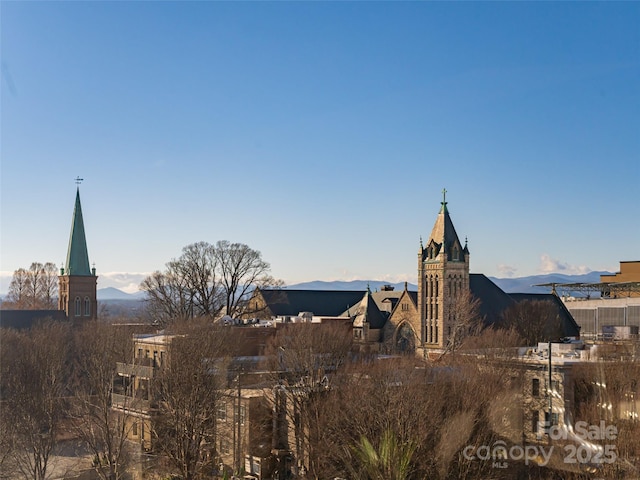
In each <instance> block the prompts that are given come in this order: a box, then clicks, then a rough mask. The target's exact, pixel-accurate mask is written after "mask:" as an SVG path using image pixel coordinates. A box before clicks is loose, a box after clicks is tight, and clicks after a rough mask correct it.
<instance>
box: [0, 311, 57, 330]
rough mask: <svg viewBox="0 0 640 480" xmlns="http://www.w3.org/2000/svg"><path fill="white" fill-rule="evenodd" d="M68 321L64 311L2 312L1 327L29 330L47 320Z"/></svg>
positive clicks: (0, 313) (0, 316)
mask: <svg viewBox="0 0 640 480" xmlns="http://www.w3.org/2000/svg"><path fill="white" fill-rule="evenodd" d="M48 319H51V320H56V321H57V320H66V319H67V315H66V314H65V312H64V311H63V310H0V327H2V328H16V329H19V330H22V329H28V328H31V327H32V326H34V325H36V324H37V323H38V322H42V321H45V320H48Z"/></svg>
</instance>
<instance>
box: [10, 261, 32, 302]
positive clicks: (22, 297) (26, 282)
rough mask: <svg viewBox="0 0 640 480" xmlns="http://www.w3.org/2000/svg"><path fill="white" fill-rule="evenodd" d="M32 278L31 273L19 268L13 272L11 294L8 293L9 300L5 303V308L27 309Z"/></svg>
mask: <svg viewBox="0 0 640 480" xmlns="http://www.w3.org/2000/svg"><path fill="white" fill-rule="evenodd" d="M30 282H31V278H30V277H29V273H28V272H27V270H25V269H24V268H19V269H18V270H16V271H15V272H13V277H12V278H11V283H10V284H9V292H8V293H7V300H6V301H5V302H4V304H3V305H4V306H5V307H8V306H10V307H11V308H16V309H20V310H22V309H26V308H28V306H29V304H30V303H31V302H30V301H29V292H30V291H31V285H30Z"/></svg>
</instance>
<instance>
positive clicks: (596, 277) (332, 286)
mask: <svg viewBox="0 0 640 480" xmlns="http://www.w3.org/2000/svg"><path fill="white" fill-rule="evenodd" d="M600 275H611V272H589V273H585V274H582V275H565V274H561V273H549V274H545V275H531V276H528V277H516V278H496V277H489V278H490V279H491V281H493V282H494V283H495V284H496V285H498V286H499V287H500V288H501V289H502V290H504V291H505V292H506V293H550V292H551V287H537V286H536V285H540V284H545V283H598V282H600ZM386 285H390V286H391V287H393V289H394V290H403V289H404V282H399V283H390V282H385V281H381V280H352V281H339V280H337V281H332V282H327V281H322V280H315V281H312V282H303V283H296V284H294V285H287V286H286V287H284V288H286V289H289V290H354V291H364V290H366V289H367V288H369V289H370V290H371V291H372V292H375V291H379V290H381V289H382V288H383V287H384V286H386ZM407 288H408V289H409V290H412V291H417V290H418V286H417V285H415V284H413V283H408V284H407ZM97 294H98V300H144V298H145V296H146V293H145V292H136V293H126V292H123V291H122V290H119V289H117V288H114V287H108V288H100V289H98V292H97Z"/></svg>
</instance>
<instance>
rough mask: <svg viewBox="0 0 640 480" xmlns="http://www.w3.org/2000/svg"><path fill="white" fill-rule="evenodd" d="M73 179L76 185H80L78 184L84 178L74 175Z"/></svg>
mask: <svg viewBox="0 0 640 480" xmlns="http://www.w3.org/2000/svg"><path fill="white" fill-rule="evenodd" d="M74 181H75V182H76V185H80V184H81V183H82V182H83V181H84V178H80V177H79V176H78V177H76V178H75V180H74Z"/></svg>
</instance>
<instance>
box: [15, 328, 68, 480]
mask: <svg viewBox="0 0 640 480" xmlns="http://www.w3.org/2000/svg"><path fill="white" fill-rule="evenodd" d="M69 336H70V333H69V327H68V325H67V324H63V323H59V322H57V323H45V324H43V325H40V326H37V327H34V328H32V329H31V330H30V331H26V332H19V333H17V334H15V335H14V336H13V340H14V341H15V342H16V346H15V347H16V348H15V349H14V356H13V357H12V358H3V363H4V361H5V360H6V361H7V362H8V365H3V379H2V383H3V387H4V390H3V392H2V394H3V401H4V405H3V410H4V412H3V414H4V417H5V418H4V419H3V420H4V421H6V422H7V424H8V426H9V431H10V432H11V438H12V443H13V451H12V452H11V455H10V458H9V459H8V460H6V461H5V464H7V463H8V464H9V465H10V467H9V466H8V468H10V471H11V472H12V473H11V476H12V477H13V478H15V477H19V476H21V477H23V478H27V479H36V480H44V479H45V478H46V476H47V468H48V465H49V458H50V456H51V453H52V450H53V448H54V446H55V444H56V440H57V439H56V436H57V434H58V432H59V428H60V422H61V419H62V416H63V412H64V404H63V393H64V392H65V391H66V387H67V379H68V378H69V372H68V371H67V366H68V360H69Z"/></svg>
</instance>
